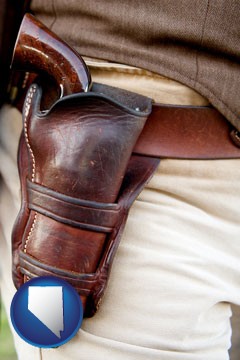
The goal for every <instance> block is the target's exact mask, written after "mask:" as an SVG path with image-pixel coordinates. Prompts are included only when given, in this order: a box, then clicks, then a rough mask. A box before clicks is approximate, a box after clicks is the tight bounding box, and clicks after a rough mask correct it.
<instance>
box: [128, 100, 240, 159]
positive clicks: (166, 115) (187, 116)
mask: <svg viewBox="0 0 240 360" xmlns="http://www.w3.org/2000/svg"><path fill="white" fill-rule="evenodd" d="M238 134H239V133H238V132H237V131H236V130H234V129H233V128H232V126H231V124H230V123H229V122H228V121H227V120H226V119H225V118H224V116H222V115H221V114H220V113H219V112H218V111H217V110H216V109H214V108H212V107H192V106H168V105H159V104H154V105H153V111H152V113H151V115H150V116H149V118H148V120H147V122H146V124H145V127H144V129H143V131H142V133H141V135H140V137H139V139H138V141H137V144H136V145H135V148H134V153H135V154H140V155H141V154H142V155H148V156H153V157H160V158H176V159H230V158H240V137H239V135H238ZM238 144H239V146H238Z"/></svg>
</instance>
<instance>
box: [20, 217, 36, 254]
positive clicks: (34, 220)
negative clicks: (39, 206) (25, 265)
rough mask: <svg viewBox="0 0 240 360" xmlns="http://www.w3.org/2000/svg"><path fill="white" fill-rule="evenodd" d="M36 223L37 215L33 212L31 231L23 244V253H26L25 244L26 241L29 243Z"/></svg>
mask: <svg viewBox="0 0 240 360" xmlns="http://www.w3.org/2000/svg"><path fill="white" fill-rule="evenodd" d="M36 221H37V213H36V212H35V215H34V219H33V223H32V226H31V229H30V231H29V234H28V236H27V239H26V241H25V244H24V249H23V252H25V253H26V252H27V244H28V241H29V239H30V236H31V235H32V232H33V230H34V227H35V225H36Z"/></svg>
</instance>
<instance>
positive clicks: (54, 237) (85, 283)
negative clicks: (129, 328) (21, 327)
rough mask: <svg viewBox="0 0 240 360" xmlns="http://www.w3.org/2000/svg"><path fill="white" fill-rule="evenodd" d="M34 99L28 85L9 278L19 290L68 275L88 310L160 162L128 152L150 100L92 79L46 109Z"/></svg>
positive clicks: (37, 96) (37, 93) (34, 87)
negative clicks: (40, 278)
mask: <svg viewBox="0 0 240 360" xmlns="http://www.w3.org/2000/svg"><path fill="white" fill-rule="evenodd" d="M109 94H111V97H110V96H109ZM40 103H41V88H40V87H38V86H37V85H32V86H31V87H30V89H29V91H28V94H27V97H26V100H25V104H24V108H23V132H22V136H21V139H20V145H19V154H18V167H19V176H20V180H21V193H22V201H21V209H20V212H19V215H18V218H17V219H16V222H15V225H14V229H13V234H12V250H13V280H14V284H15V286H16V287H17V288H19V286H21V285H22V284H23V283H24V282H25V281H27V280H29V279H30V278H32V277H35V276H46V275H53V276H57V277H60V278H62V279H64V280H67V281H68V282H69V283H70V284H72V285H73V286H74V287H75V288H76V290H77V291H78V293H79V295H80V296H81V298H82V301H83V305H84V308H85V316H92V315H93V314H94V313H95V311H96V310H97V308H98V304H99V301H100V299H101V298H102V295H103V292H104V289H105V287H106V283H107V279H108V275H109V270H110V267H111V264H112V261H113V256H114V254H115V252H116V249H117V246H118V244H119V241H120V235H121V233H122V231H123V228H124V224H125V222H126V218H127V214H128V209H129V207H130V205H131V204H132V202H133V201H134V199H135V198H136V196H137V195H138V194H139V192H140V191H141V190H142V188H143V186H144V184H145V183H146V181H148V180H149V178H150V176H151V175H152V174H153V172H154V170H155V169H156V167H157V165H158V163H159V160H158V159H154V158H150V157H148V158H145V157H144V156H136V155H134V156H132V150H133V147H134V145H135V143H136V141H137V139H138V137H139V134H140V133H141V131H142V129H143V126H144V124H145V121H146V119H147V117H148V115H149V113H150V112H151V100H150V99H147V98H145V97H142V96H139V95H136V94H132V93H128V92H126V91H119V90H118V89H114V88H110V87H106V86H101V85H94V86H93V89H92V92H88V93H79V94H75V95H70V96H66V97H65V98H63V99H61V100H58V101H57V102H56V103H55V104H54V105H53V106H52V108H51V109H50V110H48V111H45V112H42V111H40Z"/></svg>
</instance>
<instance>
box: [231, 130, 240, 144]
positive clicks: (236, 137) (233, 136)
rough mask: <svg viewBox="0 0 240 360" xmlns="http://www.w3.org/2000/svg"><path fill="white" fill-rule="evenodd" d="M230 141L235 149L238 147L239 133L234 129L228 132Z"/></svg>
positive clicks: (239, 141) (239, 142)
mask: <svg viewBox="0 0 240 360" xmlns="http://www.w3.org/2000/svg"><path fill="white" fill-rule="evenodd" d="M230 136H231V139H232V141H233V142H234V144H235V145H236V146H237V147H240V131H238V130H236V129H234V130H232V131H231V132H230Z"/></svg>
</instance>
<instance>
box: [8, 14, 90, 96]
mask: <svg viewBox="0 0 240 360" xmlns="http://www.w3.org/2000/svg"><path fill="white" fill-rule="evenodd" d="M12 68H13V69H16V70H23V71H27V72H34V73H37V74H40V73H45V74H47V75H48V76H51V77H52V78H54V80H55V81H56V83H57V85H58V86H59V88H60V97H63V96H65V95H69V94H73V93H78V92H83V91H84V92H86V91H88V90H89V87H90V86H91V76H90V73H89V71H88V68H87V66H86V64H85V62H84V61H83V59H82V58H81V56H80V55H79V54H78V53H77V52H76V51H75V50H74V49H72V48H71V47H70V46H68V45H67V44H66V43H65V42H64V41H62V40H61V39H60V38H59V37H58V36H57V35H56V34H54V33H53V32H52V31H51V30H49V29H48V28H47V27H46V26H45V25H43V24H42V23H41V22H40V21H39V20H37V19H36V18H35V17H34V16H33V15H31V14H25V16H24V18H23V21H22V24H21V27H20V30H19V34H18V37H17V41H16V44H15V48H14V52H13V58H12Z"/></svg>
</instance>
